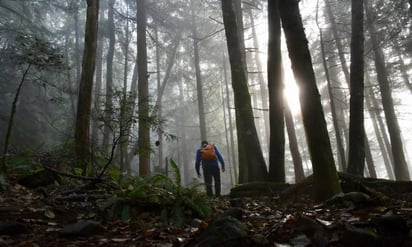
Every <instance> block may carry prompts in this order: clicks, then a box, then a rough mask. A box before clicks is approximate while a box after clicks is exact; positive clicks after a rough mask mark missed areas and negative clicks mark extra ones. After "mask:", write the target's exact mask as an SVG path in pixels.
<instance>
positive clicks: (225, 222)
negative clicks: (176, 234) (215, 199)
mask: <svg viewBox="0 0 412 247" xmlns="http://www.w3.org/2000/svg"><path fill="white" fill-rule="evenodd" d="M228 214H230V213H228ZM247 232H248V229H247V227H246V225H244V224H243V223H242V222H240V221H239V220H238V219H236V218H234V217H232V216H228V215H226V216H224V217H219V218H218V219H217V220H216V221H214V222H213V223H212V224H210V225H209V227H208V228H207V229H206V230H205V231H204V232H203V233H201V234H200V235H199V237H197V238H196V239H195V241H194V243H192V244H190V245H189V246H196V247H206V246H223V245H224V246H225V247H231V246H233V247H238V246H244V245H243V244H242V242H243V239H244V238H245V237H246V236H247Z"/></svg>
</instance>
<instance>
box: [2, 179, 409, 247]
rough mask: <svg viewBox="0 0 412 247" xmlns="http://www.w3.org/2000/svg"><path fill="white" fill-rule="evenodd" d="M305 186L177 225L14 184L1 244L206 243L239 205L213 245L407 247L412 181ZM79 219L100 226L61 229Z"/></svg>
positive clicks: (93, 198)
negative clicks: (314, 191)
mask: <svg viewBox="0 0 412 247" xmlns="http://www.w3.org/2000/svg"><path fill="white" fill-rule="evenodd" d="M309 184H310V182H307V183H306V184H305V183H304V184H303V185H302V186H300V187H297V188H296V189H293V190H289V192H288V194H287V195H286V196H279V195H273V196H264V197H258V198H241V199H231V198H230V197H229V196H223V197H222V198H219V199H212V200H210V205H211V206H212V208H213V209H214V212H215V213H214V217H212V218H211V219H209V220H201V219H196V218H192V219H189V220H188V222H187V224H186V225H184V226H176V225H171V224H169V225H165V224H163V223H161V221H160V217H159V215H157V214H156V213H154V212H151V211H150V210H147V211H140V212H138V213H137V214H136V215H137V217H134V218H132V219H131V220H128V221H126V222H125V221H122V220H120V219H115V218H112V217H109V216H108V214H107V212H105V211H103V210H102V207H101V204H102V203H103V201H104V198H105V197H106V196H107V191H105V190H101V192H98V191H96V190H95V191H93V192H90V194H87V193H84V192H82V193H80V192H76V191H75V190H73V191H72V192H71V193H67V192H68V191H69V187H70V185H69V184H66V185H64V186H63V185H60V186H58V187H56V188H55V189H54V191H53V193H50V191H45V190H44V189H42V188H40V189H39V188H37V189H29V188H26V187H24V186H22V185H20V184H18V183H15V182H13V181H11V183H10V185H9V186H7V188H6V189H3V190H1V191H0V246H40V247H43V246H93V245H94V246H211V245H208V244H207V243H205V242H204V244H203V245H202V244H198V242H197V239H198V237H199V235H200V234H201V233H203V232H205V231H206V230H207V228H208V226H210V225H211V224H212V222H213V220H214V219H216V217H218V216H219V215H221V214H222V213H223V212H225V211H226V210H227V209H229V208H231V207H232V206H237V207H240V208H241V212H242V215H241V217H240V221H241V222H242V224H243V225H244V226H245V227H246V228H245V229H247V230H246V234H243V235H241V237H239V239H237V240H236V241H233V239H232V240H227V239H222V240H221V241H220V242H218V244H214V245H213V246H225V247H228V246H412V237H411V227H412V202H411V201H410V198H411V197H410V192H409V191H410V188H411V187H412V185H411V184H403V185H402V186H400V187H399V186H398V187H396V186H395V187H391V186H388V183H385V185H384V186H380V187H381V188H383V189H382V190H380V191H378V190H376V188H375V189H370V187H365V186H363V185H362V186H361V187H359V188H363V189H362V190H363V191H362V190H360V191H356V192H351V193H347V194H344V195H340V196H337V197H335V198H333V199H331V200H329V201H327V202H322V203H320V202H316V201H313V200H311V199H310V197H309V195H308V188H309V187H310V185H309ZM389 187H390V188H389ZM365 188H366V189H365ZM99 193H101V194H99ZM79 221H85V222H92V223H93V224H94V223H95V222H97V223H96V225H97V227H96V225H93V224H92V225H91V226H87V227H85V228H88V229H85V228H84V229H82V230H81V231H84V235H82V234H80V235H76V234H68V235H65V234H62V229H63V228H65V227H66V226H67V225H68V224H72V223H75V222H79ZM93 227H94V228H93ZM86 231H88V233H86ZM228 231H231V230H230V229H229V230H228ZM228 234H231V233H230V232H228ZM196 244H198V245H196Z"/></svg>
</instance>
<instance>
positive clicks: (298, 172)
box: [285, 104, 305, 183]
mask: <svg viewBox="0 0 412 247" xmlns="http://www.w3.org/2000/svg"><path fill="white" fill-rule="evenodd" d="M285 122H286V129H287V131H288V138H289V148H290V153H291V155H292V160H293V169H294V171H295V183H299V182H300V181H302V180H303V179H304V178H305V172H304V171H303V165H302V158H301V157H300V153H299V145H298V141H297V139H296V131H295V124H294V122H293V116H292V113H291V112H290V108H289V106H288V105H287V104H285Z"/></svg>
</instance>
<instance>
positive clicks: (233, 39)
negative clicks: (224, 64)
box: [221, 0, 267, 182]
mask: <svg viewBox="0 0 412 247" xmlns="http://www.w3.org/2000/svg"><path fill="white" fill-rule="evenodd" d="M221 3H222V12H223V22H224V26H225V33H226V39H227V47H228V51H229V61H230V65H231V72H232V87H233V92H234V100H235V109H236V127H237V136H238V153H239V168H240V167H247V168H248V174H247V176H248V178H247V179H248V180H247V181H248V182H251V181H264V180H267V170H266V164H265V160H264V158H263V153H262V149H261V148H260V144H259V139H258V135H257V131H256V126H255V122H254V120H253V111H252V104H251V97H250V94H249V90H248V83H247V76H246V65H245V61H244V57H243V56H242V51H241V46H240V35H239V28H238V25H237V22H236V15H235V13H234V11H233V5H232V1H231V0H222V1H221ZM240 179H241V178H240ZM240 182H246V181H240Z"/></svg>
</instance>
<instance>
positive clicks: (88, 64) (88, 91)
mask: <svg viewBox="0 0 412 247" xmlns="http://www.w3.org/2000/svg"><path fill="white" fill-rule="evenodd" d="M98 16H99V0H88V1H87V18H86V30H85V41H84V44H85V45H84V50H83V62H82V73H81V77H80V87H79V97H78V102H77V115H76V128H75V133H74V137H75V140H74V143H75V152H76V162H77V164H78V165H79V166H80V167H81V168H82V170H83V171H82V173H83V175H85V174H86V173H87V168H88V164H89V160H90V157H89V155H90V153H89V148H90V147H89V145H90V144H89V124H90V112H91V99H92V88H93V75H94V70H95V63H96V47H97V27H98Z"/></svg>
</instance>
